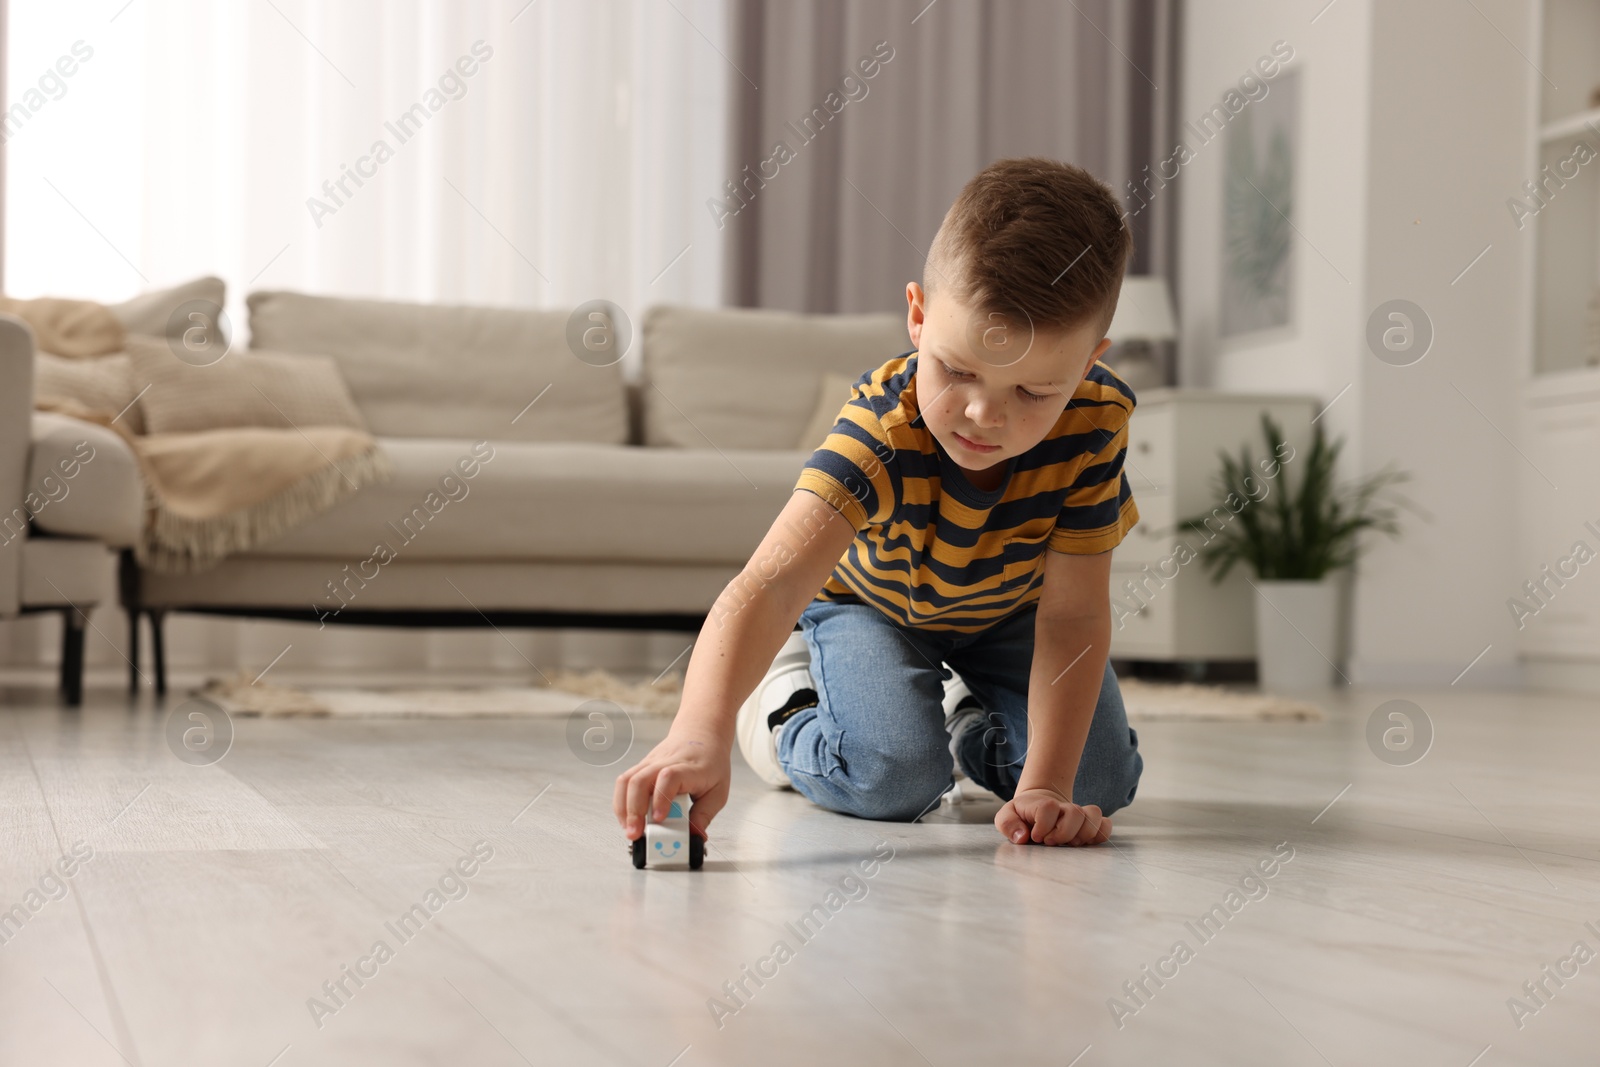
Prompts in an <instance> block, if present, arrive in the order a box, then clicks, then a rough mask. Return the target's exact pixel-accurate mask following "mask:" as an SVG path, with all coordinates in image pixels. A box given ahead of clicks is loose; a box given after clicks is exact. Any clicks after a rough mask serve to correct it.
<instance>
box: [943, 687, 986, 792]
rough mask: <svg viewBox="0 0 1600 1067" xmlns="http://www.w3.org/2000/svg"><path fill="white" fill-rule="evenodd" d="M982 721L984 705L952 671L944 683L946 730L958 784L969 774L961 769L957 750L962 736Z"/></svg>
mask: <svg viewBox="0 0 1600 1067" xmlns="http://www.w3.org/2000/svg"><path fill="white" fill-rule="evenodd" d="M982 721H983V705H981V704H979V703H978V698H977V697H975V696H973V695H972V690H971V689H968V688H967V683H966V682H964V681H962V680H961V675H959V674H957V673H956V672H955V670H954V669H952V670H951V671H950V677H949V678H948V679H946V680H945V683H944V729H945V732H946V733H948V734H949V735H950V758H951V759H953V760H955V764H956V770H955V779H956V781H958V782H959V781H961V780H962V779H963V778H965V777H966V776H967V774H966V772H965V771H963V770H962V769H961V757H960V756H959V755H957V753H956V748H957V746H958V744H959V743H960V741H961V736H962V735H963V734H965V733H966V732H967V731H968V730H969V729H971V728H972V726H973V724H974V723H979V722H982Z"/></svg>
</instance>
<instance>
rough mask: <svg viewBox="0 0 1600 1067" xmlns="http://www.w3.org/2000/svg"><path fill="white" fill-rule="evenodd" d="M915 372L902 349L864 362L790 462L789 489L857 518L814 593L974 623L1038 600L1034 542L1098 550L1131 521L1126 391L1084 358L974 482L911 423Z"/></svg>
mask: <svg viewBox="0 0 1600 1067" xmlns="http://www.w3.org/2000/svg"><path fill="white" fill-rule="evenodd" d="M916 371H917V354H916V353H915V352H909V353H907V354H906V355H903V356H898V357H896V358H895V359H892V360H890V361H889V362H887V363H885V364H884V365H883V366H881V367H879V368H878V369H877V370H873V371H868V372H867V373H865V374H863V375H862V376H861V377H860V378H859V379H858V380H857V381H856V383H855V385H854V386H852V387H851V390H850V400H849V402H848V403H846V404H845V405H844V408H843V409H842V410H841V411H840V412H839V417H838V419H837V420H836V421H835V422H834V425H833V429H832V431H830V432H829V434H828V437H827V439H826V440H825V441H823V443H822V447H821V448H819V449H817V450H816V451H815V452H813V453H812V455H811V458H810V459H809V460H807V461H806V466H805V469H804V470H803V471H801V472H800V479H799V481H798V482H797V483H796V484H795V488H796V489H806V490H809V491H810V492H812V493H815V494H816V495H818V496H820V497H822V499H824V500H826V501H827V502H828V503H830V504H831V505H833V507H834V508H835V510H837V511H838V512H839V513H840V514H841V515H843V516H844V517H845V519H846V520H847V521H849V522H851V523H852V524H854V526H855V528H856V531H857V533H856V537H855V540H854V541H852V542H851V543H850V547H849V548H848V549H847V550H846V551H845V554H844V556H843V557H842V558H841V559H840V560H839V563H838V565H837V566H836V567H834V570H833V573H832V574H831V575H829V577H828V580H827V582H826V583H825V584H824V585H823V587H822V590H821V591H820V592H819V593H818V594H817V596H818V597H819V598H820V599H823V600H835V601H848V602H859V603H867V604H871V605H872V606H873V607H875V608H877V609H878V610H879V611H881V612H883V613H884V614H885V615H887V616H888V617H889V618H891V619H893V620H894V621H895V622H896V623H899V624H900V625H901V626H906V627H914V628H920V629H928V630H944V631H956V632H960V633H978V632H980V631H982V630H986V629H988V628H989V627H991V626H993V625H995V624H997V623H999V622H1001V621H1003V620H1004V619H1006V618H1007V617H1009V616H1011V615H1012V614H1014V613H1016V612H1017V611H1019V610H1021V609H1022V608H1024V607H1026V606H1027V605H1029V604H1032V603H1034V602H1036V601H1037V600H1038V599H1039V595H1040V592H1041V591H1042V589H1043V584H1044V567H1043V562H1044V553H1045V550H1046V549H1047V548H1048V549H1054V550H1055V551H1057V552H1074V553H1082V554H1093V553H1097V552H1105V551H1108V550H1110V549H1112V548H1115V547H1116V545H1117V544H1118V543H1119V542H1120V541H1121V540H1122V538H1123V537H1124V536H1125V535H1126V534H1127V532H1128V531H1129V530H1131V529H1132V528H1133V526H1134V524H1135V523H1136V522H1138V521H1139V509H1138V508H1137V507H1135V506H1134V503H1133V494H1132V491H1131V490H1130V489H1129V488H1128V479H1127V476H1126V475H1125V474H1123V471H1122V465H1123V459H1124V457H1125V455H1126V454H1127V446H1128V417H1129V416H1130V415H1131V414H1132V413H1133V406H1134V395H1133V390H1132V389H1130V388H1129V387H1128V385H1127V383H1126V382H1124V381H1123V380H1122V379H1121V378H1119V377H1117V375H1116V374H1115V372H1113V371H1112V370H1111V369H1110V368H1109V367H1107V366H1106V365H1105V364H1103V363H1100V362H1098V361H1096V362H1095V364H1094V366H1093V367H1092V368H1090V370H1089V373H1088V375H1087V376H1086V377H1085V378H1084V379H1083V381H1081V382H1079V383H1078V388H1077V389H1076V390H1074V391H1073V394H1072V399H1071V400H1070V401H1068V402H1067V406H1066V408H1065V409H1063V410H1062V412H1061V417H1060V418H1059V419H1057V420H1056V424H1055V425H1054V426H1053V427H1051V429H1050V433H1049V434H1048V435H1047V436H1046V437H1045V439H1044V440H1043V441H1040V442H1039V443H1038V444H1037V445H1035V446H1034V447H1033V448H1031V449H1029V450H1028V451H1027V452H1024V453H1023V454H1022V455H1020V456H1014V457H1012V458H1011V459H1010V460H1008V461H1007V462H1008V463H1009V465H1010V469H1009V471H1008V472H1007V474H1006V478H1005V481H1004V482H1002V483H1001V485H1000V487H999V488H997V489H994V490H992V491H989V492H985V491H982V490H979V489H977V488H975V487H974V486H973V485H972V483H971V482H969V481H968V480H967V478H966V476H965V475H963V474H962V473H961V470H960V468H959V467H958V466H957V465H956V463H955V461H954V460H953V459H951V457H950V455H949V453H947V452H945V450H944V448H943V446H942V445H940V444H939V442H938V440H937V439H936V438H935V437H934V436H933V434H932V432H931V431H929V429H928V427H927V424H926V423H925V422H923V420H922V414H921V410H920V409H919V407H918V406H917V377H916Z"/></svg>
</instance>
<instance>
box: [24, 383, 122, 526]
mask: <svg viewBox="0 0 1600 1067" xmlns="http://www.w3.org/2000/svg"><path fill="white" fill-rule="evenodd" d="M24 504H25V506H26V509H27V511H28V512H29V513H30V514H31V515H32V517H33V525H34V527H35V529H38V530H42V531H44V532H45V533H50V534H56V535H58V536H61V537H84V538H89V539H91V540H95V541H99V542H101V543H102V544H104V545H107V546H109V547H111V548H130V547H132V546H133V544H134V543H135V542H136V541H137V540H138V538H139V527H140V523H141V522H142V521H143V518H144V486H143V482H142V479H141V478H140V475H139V461H138V459H137V458H136V457H135V456H134V454H133V450H132V449H130V448H129V447H128V442H126V441H124V440H123V439H122V437H121V435H119V434H118V433H117V432H116V431H115V430H108V429H106V428H105V427H104V426H101V425H100V424H99V423H94V422H85V421H84V420H82V419H75V418H72V417H71V416H70V415H58V414H56V413H54V412H47V411H35V412H34V413H33V446H32V450H31V455H30V457H29V460H28V481H27V486H26V495H25V496H24Z"/></svg>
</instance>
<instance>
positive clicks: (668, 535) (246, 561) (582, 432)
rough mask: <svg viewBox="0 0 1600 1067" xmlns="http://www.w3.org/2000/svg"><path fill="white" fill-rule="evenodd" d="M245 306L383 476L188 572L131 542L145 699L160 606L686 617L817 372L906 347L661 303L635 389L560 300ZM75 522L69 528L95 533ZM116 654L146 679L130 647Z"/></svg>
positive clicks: (739, 553)
mask: <svg viewBox="0 0 1600 1067" xmlns="http://www.w3.org/2000/svg"><path fill="white" fill-rule="evenodd" d="M248 306H249V325H250V342H251V347H253V348H258V349H266V350H274V351H284V352H306V353H317V354H323V355H328V356H331V357H333V358H334V359H335V360H336V361H337V363H338V366H339V369H340V371H341V373H342V374H343V376H344V378H345V380H346V382H347V384H348V386H349V389H350V392H351V395H352V397H353V398H354V400H355V402H356V405H357V406H358V407H359V408H360V410H361V413H362V416H363V418H364V419H365V420H366V422H367V424H368V427H369V429H370V430H371V432H372V434H373V435H374V436H375V437H377V438H378V439H379V441H380V444H381V446H382V447H383V449H384V450H385V452H386V453H387V454H388V455H389V457H390V458H391V459H392V461H393V464H394V471H395V473H394V477H393V479H392V480H391V481H390V482H389V483H388V484H385V485H381V486H374V487H368V488H366V489H363V490H361V491H359V492H358V493H356V494H354V495H352V496H350V497H348V498H346V499H345V500H344V501H342V502H341V503H339V504H337V505H336V506H334V507H333V508H332V509H331V510H329V511H328V512H326V513H324V514H322V515H320V516H318V517H317V518H315V519H313V520H312V521H310V522H308V523H306V524H305V525H303V526H301V527H299V528H297V529H295V530H294V531H292V532H291V533H289V534H288V535H287V536H285V537H283V538H281V539H279V540H278V541H276V542H274V543H271V544H267V545H262V546H259V547H258V548H256V549H255V550H253V551H250V552H248V553H243V554H239V555H235V556H232V557H229V558H228V559H226V560H224V561H223V562H222V563H221V564H220V565H218V566H216V567H214V568H212V569H210V570H206V571H203V572H200V573H195V574H160V573H154V572H151V571H148V570H140V569H139V568H137V567H136V566H134V565H133V564H132V557H131V553H128V552H124V553H122V573H121V582H120V596H121V600H122V603H123V606H124V608H125V609H126V610H127V611H128V612H129V615H130V618H131V620H133V621H134V622H135V626H134V627H133V632H134V633H135V634H137V620H138V618H139V617H140V616H142V615H148V616H150V617H151V619H152V623H153V634H154V643H155V648H154V651H155V653H156V656H155V658H156V664H155V667H156V670H155V676H156V677H155V684H156V687H157V689H158V691H164V689H165V677H164V675H165V670H164V667H165V664H164V662H163V659H164V657H163V655H162V648H161V621H162V619H163V617H164V616H165V615H166V614H167V613H168V612H173V611H188V612H207V613H216V614H227V615H246V616H263V617H274V618H284V619H299V620H304V621H305V622H307V623H308V624H310V625H314V626H319V627H320V626H326V625H330V624H333V623H340V622H343V623H368V624H382V625H411V626H482V625H488V624H493V625H495V626H500V627H506V626H536V627H542V626H607V627H628V628H640V629H681V630H694V629H698V627H699V626H700V624H701V622H703V620H704V618H705V616H706V614H707V612H708V611H709V610H710V607H711V605H712V603H713V602H714V601H715V599H716V597H717V595H718V594H719V593H720V592H721V590H722V588H723V587H724V586H725V585H726V584H727V583H728V582H729V581H730V580H731V579H732V578H733V577H734V576H735V575H736V574H737V573H738V571H739V569H740V568H741V567H742V566H743V565H744V563H745V562H746V561H747V560H748V558H749V556H750V554H751V553H752V552H753V551H754V549H755V547H756V546H757V544H758V543H759V542H760V539H761V537H762V536H763V535H764V533H765V532H766V530H767V528H768V526H769V525H770V524H771V522H772V520H773V518H774V517H775V516H776V515H777V513H778V511H779V510H780V509H781V508H782V506H783V504H784V502H785V501H786V500H787V499H788V497H789V494H790V492H791V491H792V489H793V486H794V482H795V480H796V478H797V477H798V475H799V472H800V469H801V467H802V466H803V465H804V463H805V460H806V458H807V456H808V455H809V454H810V451H811V449H812V448H814V447H815V444H807V445H805V446H804V447H802V445H801V443H800V440H799V438H800V437H801V435H802V434H803V433H804V431H805V428H806V426H807V424H808V423H811V422H813V421H814V419H813V415H814V412H815V411H816V409H817V408H818V407H819V403H825V404H833V405H834V406H835V407H837V406H842V404H843V403H844V401H845V399H846V396H844V395H840V396H838V397H836V398H828V399H826V400H824V399H823V398H822V397H821V396H819V390H820V389H821V384H822V380H823V377H824V375H833V376H837V375H838V374H840V373H843V374H848V375H849V376H851V377H852V378H853V377H854V376H856V375H859V374H860V373H861V372H863V371H865V370H868V369H870V368H873V367H876V366H878V365H879V364H881V363H882V362H884V361H885V360H888V359H890V358H893V357H894V356H896V355H899V354H901V353H903V352H905V351H906V350H908V349H909V348H910V344H909V342H908V340H907V337H906V333H905V325H904V320H903V319H902V318H900V317H899V316H896V315H892V314H885V315H870V316H804V315H795V314H790V313H786V312H773V311H755V310H694V309H688V308H677V307H654V308H651V309H650V310H649V311H648V312H647V313H646V314H645V316H644V320H643V323H642V328H641V329H639V330H638V331H637V333H636V335H635V337H634V340H633V344H634V345H642V355H643V377H642V379H641V380H640V381H638V382H628V381H625V380H624V377H623V373H622V369H621V366H620V364H619V363H615V362H612V363H608V364H606V365H597V364H596V363H595V362H593V361H586V360H584V359H580V358H578V357H577V356H576V355H575V354H574V351H575V348H574V346H572V345H569V342H568V318H569V316H568V313H567V312H566V311H564V310H563V311H528V310H517V309H509V308H484V307H446V306H434V305H420V304H402V303H391V302H382V301H370V300H354V299H343V298H332V297H320V296H310V295H305V294H300V293H292V292H257V293H254V294H252V295H251V296H250V297H249V299H248ZM229 358H234V357H231V356H230V357H229ZM244 358H248V357H247V356H246V357H244ZM14 362H15V361H14V360H9V359H8V360H6V361H5V366H4V367H3V368H0V374H5V373H9V372H10V371H12V370H14V368H13V367H12V363H14ZM24 395H26V394H24ZM51 419H54V420H59V419H60V417H51ZM47 421H50V420H47ZM60 421H65V422H68V423H74V422H76V420H60ZM38 423H39V419H35V425H36V426H37V425H38ZM77 426H78V427H81V428H83V429H85V430H89V431H97V430H99V428H98V427H93V426H89V425H87V424H83V423H77ZM58 432H59V428H58ZM99 433H100V436H95V438H94V440H95V441H96V442H98V444H99V446H100V447H103V448H104V449H111V450H113V451H116V450H119V449H120V450H121V452H122V453H123V455H122V456H121V457H118V458H117V460H116V462H114V463H108V464H106V465H105V466H104V467H102V468H101V473H104V474H105V475H106V476H107V477H108V478H109V477H111V476H114V475H117V473H118V472H119V471H120V476H121V479H122V480H121V484H119V485H115V486H104V487H100V488H99V489H98V490H97V491H98V492H102V493H104V494H106V495H105V497H104V499H105V500H106V501H110V502H112V503H115V504H116V506H117V507H118V508H120V509H121V513H120V514H119V515H117V516H114V517H113V516H110V515H102V516H101V517H100V518H99V519H98V520H97V521H98V523H99V525H100V526H101V527H102V528H103V529H102V531H101V532H100V534H99V539H100V540H101V541H102V542H103V543H105V544H109V545H111V546H113V547H123V546H125V545H128V544H131V543H132V540H133V535H134V532H135V531H136V529H137V522H138V504H137V500H138V492H137V480H136V479H137V474H136V473H134V471H135V468H134V467H133V466H132V457H131V456H130V455H128V454H127V450H126V449H125V448H124V447H122V445H121V441H120V439H118V438H116V437H115V435H112V434H109V433H107V432H105V431H99ZM107 438H109V440H107ZM478 442H484V443H482V444H478ZM817 443H820V442H817ZM15 448H16V445H15V443H13V444H12V449H13V452H14V451H15ZM5 454H6V453H5V452H4V451H3V450H0V458H3V456H4V455H5ZM98 462H99V461H98V460H96V463H98ZM91 466H92V465H91ZM11 467H12V471H13V473H14V471H15V470H16V469H17V467H18V464H17V462H15V461H13V462H12V463H11ZM468 469H471V470H472V471H473V473H472V476H471V477H467V476H466V475H465V473H464V472H465V471H466V470H468ZM130 479H132V480H131V481H130ZM0 491H9V487H8V485H7V484H6V483H4V482H0ZM124 504H125V505H126V506H124ZM57 518H58V516H57V515H54V514H50V513H49V509H46V510H45V511H43V512H41V513H40V514H39V515H38V517H37V518H36V520H35V523H34V525H35V527H37V530H38V531H39V532H40V533H42V534H47V535H48V534H63V535H65V534H67V533H68V530H67V528H65V527H61V526H58V524H57V523H56V521H55V520H56V519H57ZM89 525H93V524H89ZM84 526H85V522H84V521H82V520H81V519H80V521H78V522H77V523H76V524H75V528H74V529H73V531H72V532H71V536H74V537H79V538H82V537H86V536H87V537H94V536H95V535H96V531H94V530H93V529H89V530H85V529H84ZM380 546H387V549H388V551H387V552H385V551H383V549H382V548H380ZM0 558H3V557H0ZM3 588H4V587H3V586H0V589H3ZM129 658H130V661H131V663H132V664H133V672H134V673H133V674H131V675H130V679H131V684H135V685H136V684H137V680H138V673H137V672H138V660H139V654H138V649H137V637H135V640H134V647H133V648H132V649H130V655H129Z"/></svg>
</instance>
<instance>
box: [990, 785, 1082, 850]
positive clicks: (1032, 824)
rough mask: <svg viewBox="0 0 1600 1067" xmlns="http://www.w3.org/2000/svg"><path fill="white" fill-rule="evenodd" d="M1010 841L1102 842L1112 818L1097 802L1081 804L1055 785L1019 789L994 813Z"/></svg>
mask: <svg viewBox="0 0 1600 1067" xmlns="http://www.w3.org/2000/svg"><path fill="white" fill-rule="evenodd" d="M994 826H995V829H997V830H999V831H1000V832H1001V833H1002V834H1004V835H1005V838H1006V840H1007V841H1012V842H1015V843H1016V844H1019V845H1021V844H1026V843H1027V842H1029V841H1030V840H1031V841H1032V842H1033V843H1035V844H1040V845H1098V844H1099V843H1100V842H1102V841H1104V840H1106V839H1107V838H1109V837H1110V836H1111V819H1110V817H1109V816H1106V815H1102V814H1100V809H1099V808H1098V807H1096V806H1095V805H1093V804H1084V805H1082V806H1079V805H1077V804H1074V803H1073V802H1072V801H1071V800H1069V799H1067V798H1066V797H1064V796H1062V795H1061V794H1060V793H1058V792H1056V791H1055V790H1054V789H1019V790H1017V792H1016V795H1015V796H1013V797H1012V798H1011V799H1010V800H1008V801H1006V803H1005V807H1003V808H1001V809H1000V811H999V813H998V814H997V815H995V817H994Z"/></svg>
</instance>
